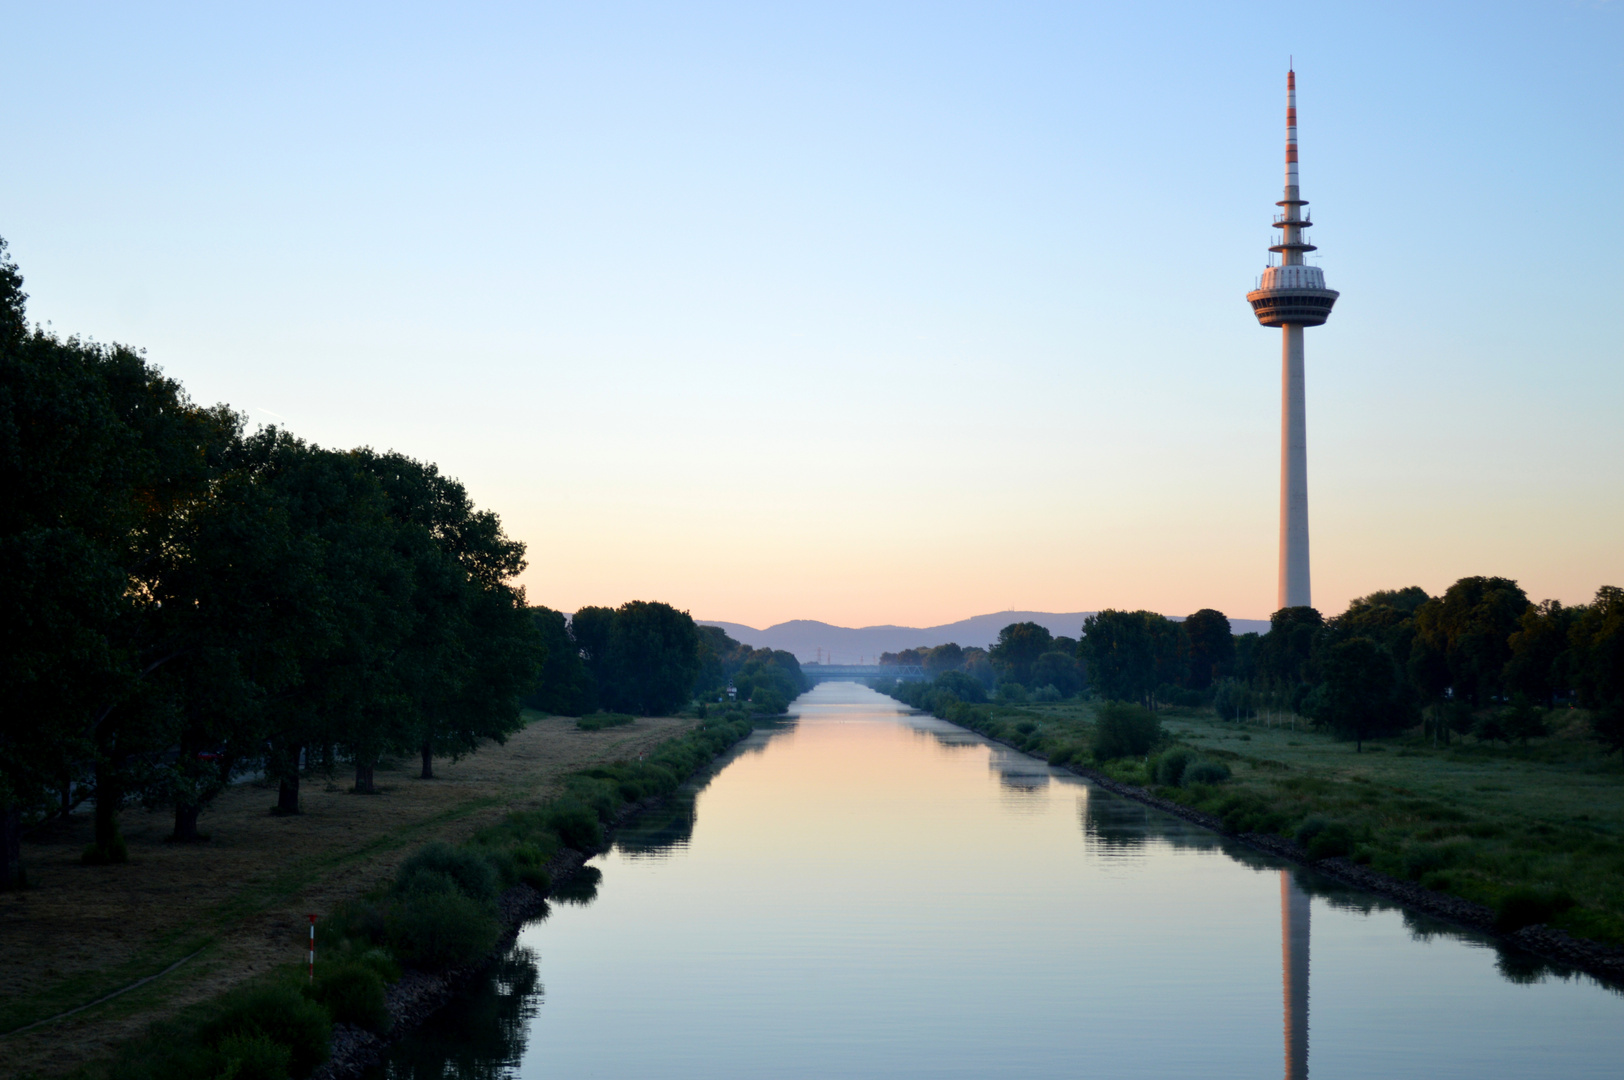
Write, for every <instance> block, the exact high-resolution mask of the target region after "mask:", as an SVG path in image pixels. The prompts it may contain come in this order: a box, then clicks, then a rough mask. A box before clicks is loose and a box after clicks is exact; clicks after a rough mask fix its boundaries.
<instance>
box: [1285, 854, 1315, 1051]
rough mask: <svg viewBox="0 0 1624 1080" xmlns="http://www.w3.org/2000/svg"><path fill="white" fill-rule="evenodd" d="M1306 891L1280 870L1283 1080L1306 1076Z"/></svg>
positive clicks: (1307, 938) (1289, 874)
mask: <svg viewBox="0 0 1624 1080" xmlns="http://www.w3.org/2000/svg"><path fill="white" fill-rule="evenodd" d="M1308 911H1309V908H1308V894H1307V893H1305V892H1303V890H1302V889H1300V888H1298V887H1297V882H1296V881H1295V880H1294V879H1293V878H1292V876H1291V871H1290V870H1282V871H1280V996H1281V997H1282V998H1283V999H1284V1012H1285V1016H1284V1020H1283V1029H1284V1035H1285V1044H1286V1046H1285V1049H1286V1080H1308V945H1309V937H1308Z"/></svg>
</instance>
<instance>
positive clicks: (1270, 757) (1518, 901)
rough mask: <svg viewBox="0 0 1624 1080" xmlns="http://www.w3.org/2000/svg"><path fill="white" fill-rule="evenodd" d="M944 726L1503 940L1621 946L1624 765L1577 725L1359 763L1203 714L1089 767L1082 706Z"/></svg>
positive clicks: (1410, 743) (1194, 712)
mask: <svg viewBox="0 0 1624 1080" xmlns="http://www.w3.org/2000/svg"><path fill="white" fill-rule="evenodd" d="M946 712H947V715H946V718H947V719H949V720H952V721H953V722H955V723H960V724H963V725H964V726H966V727H970V728H972V729H973V730H976V731H980V732H982V733H984V734H987V735H991V736H993V737H995V738H999V739H1003V740H1005V741H1008V742H1011V743H1014V744H1015V745H1017V746H1019V747H1020V748H1022V749H1024V750H1027V751H1029V752H1032V753H1037V754H1041V755H1042V756H1044V757H1047V758H1048V759H1049V760H1050V761H1052V762H1055V763H1057V764H1065V763H1070V762H1076V763H1078V764H1084V765H1092V766H1094V767H1096V768H1100V769H1101V770H1102V771H1104V772H1106V773H1107V774H1108V775H1110V776H1111V777H1113V778H1114V779H1118V780H1122V781H1125V782H1128V783H1134V784H1140V785H1144V786H1146V787H1148V788H1150V789H1151V790H1153V791H1155V793H1156V794H1158V795H1160V796H1162V797H1164V798H1168V799H1171V800H1174V801H1176V802H1179V803H1181V804H1183V805H1186V806H1189V807H1192V808H1194V809H1198V810H1201V811H1204V812H1206V813H1210V814H1213V815H1215V816H1217V817H1218V818H1220V819H1222V820H1223V822H1224V824H1225V827H1226V828H1228V829H1230V830H1232V831H1234V832H1268V833H1276V834H1279V835H1281V836H1284V837H1288V838H1291V839H1295V840H1298V841H1299V842H1301V843H1303V844H1305V845H1306V846H1308V848H1309V851H1310V853H1311V854H1312V855H1314V856H1316V857H1319V856H1330V855H1348V856H1350V857H1351V858H1353V859H1354V860H1355V861H1357V862H1360V863H1365V864H1368V865H1369V866H1370V867H1372V868H1373V869H1375V870H1379V871H1381V872H1383V873H1386V874H1389V875H1391V876H1393V877H1396V878H1402V879H1406V880H1411V881H1417V882H1419V883H1421V884H1422V885H1424V886H1426V887H1427V888H1431V889H1435V890H1439V891H1442V892H1447V893H1452V894H1454V895H1457V896H1460V897H1462V898H1463V899H1466V900H1471V901H1473V902H1475V903H1480V904H1483V905H1485V906H1487V907H1490V908H1493V909H1495V910H1496V911H1497V912H1499V913H1500V915H1501V918H1502V920H1503V922H1504V925H1503V928H1505V929H1513V928H1515V926H1516V925H1517V924H1526V923H1527V922H1532V921H1540V922H1547V923H1549V924H1550V925H1552V926H1554V927H1558V928H1560V929H1563V930H1566V931H1567V932H1568V933H1571V934H1573V935H1575V936H1579V937H1587V938H1592V939H1594V940H1597V941H1601V942H1604V943H1607V944H1610V945H1624V762H1621V761H1620V760H1619V758H1618V757H1616V756H1613V757H1608V756H1605V755H1603V754H1602V753H1601V751H1600V749H1599V747H1598V746H1597V745H1596V744H1595V743H1594V742H1593V741H1591V740H1590V739H1589V737H1588V729H1587V726H1586V724H1585V722H1584V719H1583V714H1582V713H1577V712H1575V713H1568V714H1563V713H1553V714H1552V715H1551V720H1552V721H1553V723H1552V727H1553V729H1554V730H1553V733H1552V734H1551V735H1550V736H1549V737H1548V738H1543V739H1537V740H1534V741H1533V742H1532V743H1530V744H1529V745H1528V746H1526V747H1519V746H1514V745H1513V746H1504V745H1498V744H1495V745H1491V744H1486V743H1479V742H1477V741H1475V740H1472V739H1461V738H1458V737H1457V739H1456V741H1455V742H1454V744H1453V745H1451V746H1448V747H1438V748H1434V747H1433V746H1432V745H1431V743H1430V742H1428V741H1426V740H1424V739H1422V738H1421V737H1420V736H1419V735H1409V736H1403V737H1398V738H1393V739H1383V740H1379V741H1375V742H1366V743H1365V745H1364V752H1363V753H1359V752H1356V749H1355V746H1354V744H1353V743H1351V742H1341V741H1338V740H1336V739H1334V738H1332V737H1331V736H1329V735H1325V734H1321V733H1318V732H1314V731H1310V730H1307V729H1306V726H1305V725H1304V722H1303V721H1302V720H1301V719H1297V720H1296V726H1295V727H1293V726H1291V724H1290V722H1289V720H1288V722H1287V723H1285V724H1269V723H1264V722H1263V721H1261V720H1252V721H1248V722H1245V723H1236V722H1225V721H1221V720H1219V719H1218V718H1217V717H1216V715H1215V714H1214V713H1213V712H1212V711H1211V710H1210V709H1165V710H1163V711H1162V713H1161V714H1160V715H1161V721H1162V731H1163V739H1162V741H1161V743H1159V744H1158V745H1157V746H1156V747H1155V749H1154V750H1153V751H1152V752H1151V753H1150V754H1148V755H1145V756H1144V757H1143V758H1136V759H1121V758H1119V759H1116V760H1112V761H1104V762H1100V761H1096V760H1095V759H1094V756H1093V754H1092V752H1091V749H1090V747H1091V745H1092V741H1093V736H1094V727H1095V719H1096V710H1095V706H1093V705H1092V704H1088V703H1084V702H1080V701H1068V702H1061V703H1057V704H1031V705H1022V706H1004V705H966V704H963V703H955V704H954V705H952V706H951V707H950V708H949V709H948V710H947V711H946ZM1181 749H1183V750H1184V753H1183V754H1180V753H1178V751H1180V750H1181ZM1180 757H1182V758H1184V759H1186V760H1201V759H1205V760H1208V761H1213V762H1217V763H1220V764H1222V765H1223V766H1226V767H1227V768H1228V769H1229V771H1230V776H1229V777H1228V778H1227V779H1224V780H1221V781H1219V782H1216V783H1189V784H1185V785H1180V784H1179V783H1177V778H1176V777H1172V776H1170V773H1173V772H1176V771H1177V767H1172V768H1170V766H1173V762H1174V760H1176V759H1178V758H1180ZM1163 762H1167V765H1165V766H1163V764H1162V763H1163ZM1158 766H1162V767H1161V768H1158ZM1219 772H1221V770H1219ZM1170 778H1171V779H1174V780H1175V782H1173V783H1167V782H1165V781H1167V780H1168V779H1170Z"/></svg>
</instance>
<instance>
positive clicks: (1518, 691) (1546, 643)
mask: <svg viewBox="0 0 1624 1080" xmlns="http://www.w3.org/2000/svg"><path fill="white" fill-rule="evenodd" d="M881 663H891V664H920V665H922V666H923V667H924V669H925V671H926V673H927V674H930V675H933V676H935V677H936V679H937V681H938V683H941V681H942V679H943V676H944V675H945V674H947V673H956V674H957V675H961V676H964V677H967V678H969V679H971V680H974V681H975V682H977V683H979V684H980V686H981V687H982V689H983V691H986V690H991V689H992V688H994V687H998V688H999V690H1000V693H1003V689H1004V687H1005V685H1006V684H1018V685H1019V686H1020V687H1021V688H1022V689H1023V690H1024V689H1027V688H1037V687H1044V688H1047V687H1051V686H1052V687H1054V688H1055V689H1056V690H1057V691H1058V692H1059V694H1060V696H1070V695H1071V694H1072V693H1075V692H1076V691H1077V690H1078V689H1081V688H1083V687H1085V686H1086V687H1087V688H1089V689H1090V690H1091V691H1092V692H1093V693H1094V694H1095V695H1096V696H1098V697H1101V698H1105V699H1109V700H1119V701H1137V702H1141V703H1143V704H1144V705H1147V706H1149V707H1151V708H1156V707H1158V706H1160V705H1164V704H1181V705H1198V704H1204V703H1215V704H1216V705H1217V707H1218V710H1219V712H1220V714H1222V715H1226V716H1228V717H1230V718H1234V717H1235V716H1238V715H1244V714H1246V713H1247V712H1248V711H1249V710H1251V709H1252V708H1254V707H1255V703H1256V702H1258V701H1259V700H1268V701H1270V702H1273V703H1275V704H1277V705H1278V706H1279V707H1280V708H1282V709H1285V710H1289V711H1291V712H1293V713H1298V714H1301V715H1304V716H1306V717H1308V718H1310V719H1312V720H1314V721H1316V722H1318V723H1322V724H1324V725H1325V726H1327V727H1329V728H1331V729H1333V730H1336V731H1339V732H1341V733H1343V734H1345V735H1347V736H1348V737H1349V738H1354V739H1363V738H1367V737H1371V736H1374V735H1379V734H1388V733H1392V732H1396V731H1401V730H1404V729H1406V728H1410V727H1413V726H1415V725H1416V724H1418V723H1420V722H1421V721H1422V720H1423V719H1426V720H1427V721H1428V722H1429V724H1430V725H1431V727H1432V730H1433V731H1434V732H1435V733H1437V734H1438V735H1440V736H1441V737H1444V738H1447V736H1448V734H1449V732H1451V731H1475V732H1476V733H1477V734H1479V735H1481V736H1483V737H1485V738H1518V737H1526V736H1527V735H1529V734H1531V733H1537V731H1538V730H1539V725H1538V721H1537V719H1536V718H1534V717H1533V716H1532V714H1531V712H1530V709H1533V708H1534V707H1536V706H1544V707H1547V708H1548V707H1550V706H1553V705H1555V704H1556V703H1557V702H1558V701H1568V702H1572V703H1574V704H1577V705H1579V706H1582V707H1584V708H1586V709H1588V710H1590V712H1591V714H1592V716H1591V723H1592V727H1593V729H1594V731H1595V733H1596V735H1597V736H1598V737H1599V738H1600V739H1601V740H1602V741H1603V742H1604V743H1605V744H1606V745H1608V746H1610V747H1614V748H1619V749H1624V590H1620V589H1618V588H1615V587H1612V586H1607V587H1603V588H1602V589H1600V590H1599V591H1598V592H1597V593H1596V598H1595V600H1594V601H1593V602H1592V603H1590V604H1587V605H1579V606H1575V607H1568V606H1564V605H1563V604H1561V603H1560V602H1558V601H1555V600H1547V601H1545V602H1544V603H1540V604H1535V603H1532V602H1531V601H1530V600H1529V599H1528V596H1527V594H1526V593H1524V592H1523V590H1522V589H1521V588H1520V587H1519V586H1518V585H1517V583H1516V582H1515V581H1511V580H1509V579H1507V578H1497V577H1469V578H1462V579H1461V580H1460V581H1457V582H1456V583H1455V584H1453V585H1451V586H1450V587H1449V588H1448V589H1447V590H1446V591H1445V592H1444V594H1443V595H1442V596H1438V597H1433V596H1429V595H1428V594H1427V593H1426V591H1425V590H1423V589H1421V588H1419V587H1416V586H1411V587H1409V588H1404V589H1395V590H1390V591H1382V592H1375V593H1372V594H1370V595H1369V596H1365V597H1361V598H1359V599H1357V600H1355V601H1354V602H1353V603H1352V604H1350V605H1349V606H1348V609H1347V611H1345V612H1343V613H1342V614H1341V615H1337V616H1335V617H1333V618H1331V619H1326V618H1324V617H1323V616H1322V615H1321V614H1320V612H1319V611H1317V610H1315V609H1314V608H1308V607H1300V608H1285V609H1282V610H1280V611H1277V612H1275V614H1274V616H1273V617H1272V618H1271V620H1270V625H1269V631H1268V632H1267V633H1266V634H1262V635H1258V634H1242V635H1238V636H1237V635H1234V634H1232V633H1231V628H1230V623H1229V619H1228V618H1227V617H1225V615H1224V614H1223V613H1222V612H1219V611H1214V610H1212V609H1210V608H1208V609H1202V610H1201V611H1197V612H1196V613H1194V614H1193V615H1190V616H1189V617H1188V618H1186V619H1183V620H1174V619H1169V618H1167V617H1165V616H1163V615H1160V614H1158V613H1156V612H1152V611H1119V610H1109V609H1108V610H1105V611H1101V612H1099V613H1097V614H1095V615H1090V616H1089V617H1088V618H1087V619H1085V620H1084V623H1083V627H1082V635H1081V637H1080V638H1079V639H1077V640H1076V641H1073V640H1072V639H1069V638H1064V637H1052V636H1051V635H1050V633H1049V631H1048V630H1046V629H1044V628H1043V627H1041V626H1039V625H1037V624H1035V623H1014V624H1011V625H1009V626H1006V627H1005V628H1004V629H1003V630H1001V631H1000V632H999V635H998V641H997V643H996V644H994V645H993V646H992V648H990V649H988V650H981V649H966V648H961V647H960V646H958V645H939V646H936V647H934V648H919V649H910V650H907V651H905V652H902V653H887V654H885V655H884V656H883V657H881ZM949 681H950V682H951V684H952V686H953V687H954V688H955V689H954V692H955V693H957V694H959V696H960V697H961V698H962V699H964V700H979V699H978V698H975V697H973V696H966V695H973V694H975V693H978V691H974V690H971V689H970V688H969V687H968V684H967V683H965V682H963V681H960V680H959V679H958V678H955V679H952V680H949ZM1005 696H1011V695H1005ZM1502 714H1503V715H1502Z"/></svg>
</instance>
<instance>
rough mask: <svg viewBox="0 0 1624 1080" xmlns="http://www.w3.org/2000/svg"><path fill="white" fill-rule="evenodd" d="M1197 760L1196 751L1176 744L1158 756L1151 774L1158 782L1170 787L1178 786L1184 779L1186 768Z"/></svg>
mask: <svg viewBox="0 0 1624 1080" xmlns="http://www.w3.org/2000/svg"><path fill="white" fill-rule="evenodd" d="M1194 760H1195V751H1193V750H1188V749H1185V748H1184V747H1182V746H1176V747H1174V748H1173V749H1171V750H1169V751H1168V752H1167V753H1165V754H1163V755H1162V756H1161V757H1159V758H1157V759H1156V761H1155V762H1154V763H1153V767H1152V770H1151V775H1152V776H1154V777H1155V778H1156V782H1157V783H1158V784H1166V785H1167V786H1168V787H1178V786H1179V784H1180V783H1182V782H1183V780H1184V770H1185V768H1186V767H1188V766H1189V764H1190V763H1191V762H1192V761H1194Z"/></svg>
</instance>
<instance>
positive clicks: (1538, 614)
mask: <svg viewBox="0 0 1624 1080" xmlns="http://www.w3.org/2000/svg"><path fill="white" fill-rule="evenodd" d="M1583 610H1584V609H1582V608H1571V607H1563V606H1562V602H1561V601H1560V600H1547V601H1545V602H1544V603H1542V604H1539V605H1530V606H1529V607H1528V609H1527V610H1526V611H1524V612H1523V614H1522V618H1521V619H1519V620H1518V621H1517V629H1516V630H1514V631H1513V632H1512V634H1511V637H1510V638H1509V639H1508V640H1507V642H1506V644H1507V645H1508V646H1509V647H1510V650H1511V656H1510V659H1508V660H1507V661H1506V668H1505V681H1506V689H1507V690H1509V691H1510V692H1511V693H1512V694H1514V695H1515V694H1522V695H1523V696H1524V697H1526V698H1528V699H1529V700H1530V701H1538V702H1542V703H1543V704H1545V705H1546V706H1551V705H1554V704H1555V703H1556V695H1557V694H1558V693H1562V692H1566V691H1568V690H1571V689H1572V688H1573V677H1574V672H1573V670H1572V669H1573V662H1574V657H1573V654H1572V652H1571V650H1570V649H1569V640H1568V639H1569V637H1570V636H1571V635H1572V633H1573V626H1574V623H1575V622H1576V621H1577V619H1578V618H1579V616H1580V615H1581V614H1582V613H1583Z"/></svg>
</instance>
